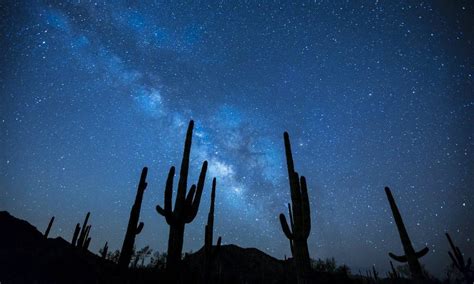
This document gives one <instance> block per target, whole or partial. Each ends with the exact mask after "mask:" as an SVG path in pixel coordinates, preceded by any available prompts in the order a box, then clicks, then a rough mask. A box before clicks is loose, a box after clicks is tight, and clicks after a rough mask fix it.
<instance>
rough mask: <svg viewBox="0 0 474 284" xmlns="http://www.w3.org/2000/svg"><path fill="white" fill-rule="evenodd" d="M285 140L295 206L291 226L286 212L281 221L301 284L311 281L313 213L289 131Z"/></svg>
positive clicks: (289, 177) (289, 207) (281, 216)
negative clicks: (299, 174)
mask: <svg viewBox="0 0 474 284" xmlns="http://www.w3.org/2000/svg"><path fill="white" fill-rule="evenodd" d="M284 140H285V152H286V164H287V167H288V179H289V182H290V190H291V203H292V204H293V206H290V205H289V206H288V210H289V212H290V216H289V217H290V226H291V228H290V226H288V223H287V221H286V218H285V215H284V214H280V223H281V227H282V229H283V232H284V233H285V235H286V237H287V238H288V239H289V240H290V246H291V248H292V254H293V258H294V260H295V265H296V276H297V280H298V283H300V284H301V283H308V282H310V279H309V276H310V275H309V274H310V270H311V266H310V259H309V252H308V243H307V239H308V237H309V233H310V231H311V213H310V206H309V198H308V188H307V186H306V179H305V177H304V176H301V178H299V176H298V173H297V172H295V168H294V165H293V156H292V153H291V145H290V137H289V135H288V133H287V132H285V134H284ZM292 207H293V208H292Z"/></svg>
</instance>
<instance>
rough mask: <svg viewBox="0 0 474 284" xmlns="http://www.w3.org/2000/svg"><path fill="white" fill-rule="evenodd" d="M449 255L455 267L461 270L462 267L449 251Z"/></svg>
mask: <svg viewBox="0 0 474 284" xmlns="http://www.w3.org/2000/svg"><path fill="white" fill-rule="evenodd" d="M448 254H449V257H450V258H451V260H452V261H453V264H454V266H456V268H457V269H459V270H461V267H460V266H459V264H458V262H457V261H456V259H455V258H454V256H453V254H452V253H451V252H450V251H448Z"/></svg>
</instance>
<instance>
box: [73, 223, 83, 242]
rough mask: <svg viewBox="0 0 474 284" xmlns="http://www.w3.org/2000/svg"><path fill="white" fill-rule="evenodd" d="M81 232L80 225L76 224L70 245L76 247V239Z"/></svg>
mask: <svg viewBox="0 0 474 284" xmlns="http://www.w3.org/2000/svg"><path fill="white" fill-rule="evenodd" d="M80 231H81V224H80V223H77V224H76V228H75V229H74V234H73V235H72V241H71V244H72V245H73V246H76V242H77V237H78V236H79V232H80Z"/></svg>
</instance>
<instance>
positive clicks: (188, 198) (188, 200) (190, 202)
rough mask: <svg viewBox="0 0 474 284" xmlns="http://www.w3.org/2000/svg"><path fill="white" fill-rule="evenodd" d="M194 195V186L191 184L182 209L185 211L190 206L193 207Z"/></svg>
mask: <svg viewBox="0 0 474 284" xmlns="http://www.w3.org/2000/svg"><path fill="white" fill-rule="evenodd" d="M195 193H196V185H195V184H193V185H191V187H190V188H189V191H188V195H186V200H185V203H184V204H185V206H184V208H186V209H191V206H192V205H193V199H194V194H195Z"/></svg>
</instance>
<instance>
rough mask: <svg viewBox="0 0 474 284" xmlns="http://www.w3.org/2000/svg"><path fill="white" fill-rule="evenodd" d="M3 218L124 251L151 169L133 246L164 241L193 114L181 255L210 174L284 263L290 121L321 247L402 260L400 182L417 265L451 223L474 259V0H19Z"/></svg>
mask: <svg viewBox="0 0 474 284" xmlns="http://www.w3.org/2000/svg"><path fill="white" fill-rule="evenodd" d="M0 13H1V20H0V31H1V46H2V53H1V54H0V63H1V64H0V66H1V67H0V87H1V89H0V90H1V96H0V102H1V104H0V130H1V133H2V138H1V140H0V143H1V144H0V149H1V151H0V173H1V174H0V197H1V198H0V209H1V210H8V211H10V212H11V213H12V214H14V215H16V216H18V217H21V218H24V219H26V220H28V221H29V222H31V223H32V224H34V225H36V226H38V228H40V229H41V228H42V227H45V226H46V224H47V222H48V219H49V217H50V216H52V215H54V216H56V223H55V226H54V227H53V231H52V234H53V235H54V234H56V235H60V236H62V237H64V238H66V239H69V238H70V237H71V235H72V233H73V229H74V226H75V223H76V222H79V221H80V220H82V218H83V216H84V215H85V213H86V212H87V211H91V213H92V216H91V222H92V224H93V229H92V231H91V235H92V244H91V247H92V250H94V251H97V250H98V248H99V247H101V246H102V245H103V243H104V242H105V241H106V240H107V241H108V242H109V245H110V246H111V248H119V247H120V245H121V242H122V239H123V235H124V231H125V228H126V224H127V222H128V214H129V209H130V206H131V204H132V202H133V198H134V194H135V187H136V184H137V182H138V178H139V174H140V171H141V167H143V166H148V167H149V169H150V170H149V177H148V184H149V186H148V189H147V191H146V192H145V197H144V202H143V207H142V213H141V219H142V220H143V221H144V223H145V228H144V230H143V232H142V234H141V235H140V236H139V237H138V238H137V246H138V247H141V246H144V245H147V244H149V245H151V246H152V247H153V248H155V249H158V250H160V251H165V250H166V244H167V237H168V227H167V225H166V223H165V221H164V220H163V218H161V216H159V215H158V214H157V213H156V212H155V211H154V207H155V205H156V204H162V203H163V190H164V184H165V179H166V175H167V172H168V169H169V167H170V166H172V165H175V166H178V167H179V165H180V159H181V155H182V147H183V143H184V135H185V131H186V126H187V123H188V121H189V120H190V119H194V120H195V122H196V128H195V133H194V138H193V139H194V140H193V148H192V152H191V159H192V161H191V173H190V174H191V177H190V178H191V181H196V180H197V175H198V174H199V169H200V164H201V163H202V161H204V160H208V161H209V171H208V178H207V182H206V187H205V190H204V196H203V201H202V203H201V207H200V211H199V214H198V216H197V218H196V220H195V221H194V222H193V223H191V224H190V225H188V226H187V227H186V234H185V251H190V250H194V251H195V250H198V249H199V248H200V247H201V246H202V244H203V235H204V223H205V217H206V215H207V211H208V208H209V199H210V183H211V178H212V177H216V178H217V183H218V186H217V197H216V203H217V204H216V223H215V234H216V235H219V236H222V238H223V242H224V243H235V244H238V245H240V246H243V247H257V248H259V249H261V250H262V251H265V252H266V253H268V254H270V255H273V256H275V257H278V258H283V256H284V255H290V254H291V253H290V250H289V245H288V241H287V239H286V238H285V237H284V235H283V233H282V231H281V228H280V224H279V221H278V214H279V213H286V203H287V202H289V201H290V194H289V186H288V180H287V172H286V165H285V158H284V148H283V135H282V134H283V132H284V131H285V130H288V131H289V133H290V137H291V139H292V146H293V152H294V158H295V163H296V168H297V170H298V171H299V172H300V173H301V174H303V175H305V176H306V177H307V180H308V186H309V194H310V199H311V208H312V232H311V236H310V238H309V240H308V242H309V250H310V254H311V256H312V257H314V258H327V257H335V259H336V261H337V262H338V263H345V264H348V265H349V266H351V268H352V269H353V271H354V272H357V270H358V269H365V268H366V267H369V266H371V265H372V264H376V265H377V267H378V268H379V269H381V270H385V269H387V267H388V260H389V259H388V255H387V253H388V252H389V251H393V252H394V253H396V254H400V253H401V252H402V248H401V244H400V240H399V238H398V233H397V231H396V227H395V224H394V222H393V219H392V217H391V212H390V210H389V206H388V203H387V201H386V197H385V194H384V191H383V187H384V186H387V185H388V186H390V187H391V188H392V190H393V193H394V195H395V198H396V200H397V202H398V205H399V207H400V210H401V212H402V215H403V216H404V217H405V223H406V226H407V228H408V231H409V233H410V236H411V238H412V241H413V243H414V246H415V248H418V249H419V248H422V247H423V246H425V245H426V246H428V247H429V248H430V250H431V251H430V253H429V254H428V256H426V257H425V258H424V259H423V260H422V262H423V263H425V265H426V267H427V269H428V270H429V271H431V272H432V273H434V274H436V275H438V276H439V275H441V274H442V273H443V269H444V268H445V267H446V265H447V264H448V263H449V258H448V255H447V253H446V251H447V242H446V240H445V239H444V232H446V231H448V232H450V233H451V234H452V236H453V238H454V239H455V241H456V242H457V243H458V245H459V246H460V247H461V248H464V249H465V251H466V254H468V255H470V256H472V255H474V246H473V244H472V238H473V236H474V226H473V223H472V218H470V217H472V210H473V209H474V206H473V202H474V194H473V190H472V187H473V185H474V178H473V176H474V174H473V171H474V159H473V150H474V147H473V145H474V142H473V133H474V131H473V130H474V129H473V125H474V124H473V115H472V113H473V108H474V98H473V87H472V86H473V85H472V84H473V78H472V75H473V72H474V70H473V66H474V60H473V56H472V50H473V47H472V40H473V29H472V27H473V22H472V19H473V18H474V17H473V7H472V3H470V2H469V1H465V2H462V1H456V2H449V3H447V2H446V3H444V4H439V3H430V2H417V3H415V2H405V1H401V2H399V1H371V2H366V3H365V4H362V3H358V2H354V1H314V2H309V1H302V2H298V1H297V2H295V3H292V2H289V1H283V3H276V2H270V1H256V2H235V1H228V2H226V1H224V2H219V3H214V2H212V1H211V2H209V3H198V2H196V3H193V4H192V3H185V1H183V2H178V1H163V2H161V1H153V2H151V1H140V2H137V3H128V2H127V1H96V2H94V1H71V2H63V1H33V2H31V3H30V2H28V3H26V2H24V3H21V2H16V1H7V2H6V3H2V4H0Z"/></svg>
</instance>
